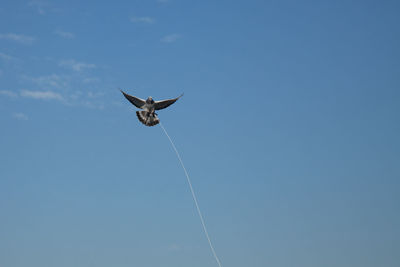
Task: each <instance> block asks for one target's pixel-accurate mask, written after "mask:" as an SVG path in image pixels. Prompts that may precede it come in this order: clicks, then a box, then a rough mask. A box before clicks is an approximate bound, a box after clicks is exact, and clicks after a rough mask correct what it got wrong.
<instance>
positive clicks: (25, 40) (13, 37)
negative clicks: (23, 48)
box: [0, 33, 35, 45]
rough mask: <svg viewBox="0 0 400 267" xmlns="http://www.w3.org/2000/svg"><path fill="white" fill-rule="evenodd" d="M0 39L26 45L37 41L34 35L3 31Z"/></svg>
mask: <svg viewBox="0 0 400 267" xmlns="http://www.w3.org/2000/svg"><path fill="white" fill-rule="evenodd" d="M0 39H3V40H8V41H13V42H17V43H20V44H25V45H29V44H32V43H33V42H34V41H35V38H34V37H32V36H28V35H23V34H16V33H1V34H0Z"/></svg>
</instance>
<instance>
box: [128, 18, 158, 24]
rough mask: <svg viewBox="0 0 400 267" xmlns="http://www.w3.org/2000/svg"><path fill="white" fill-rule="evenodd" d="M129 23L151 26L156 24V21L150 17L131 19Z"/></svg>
mask: <svg viewBox="0 0 400 267" xmlns="http://www.w3.org/2000/svg"><path fill="white" fill-rule="evenodd" d="M131 22H140V23H148V24H152V23H154V22H156V20H155V19H154V18H151V17H131Z"/></svg>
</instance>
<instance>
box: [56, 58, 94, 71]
mask: <svg viewBox="0 0 400 267" xmlns="http://www.w3.org/2000/svg"><path fill="white" fill-rule="evenodd" d="M59 65H60V66H61V67H66V68H68V69H72V70H73V71H77V72H80V71H83V70H85V69H94V68H96V65H95V64H89V63H84V62H78V61H76V60H74V59H69V60H62V61H60V63H59Z"/></svg>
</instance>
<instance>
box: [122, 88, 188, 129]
mask: <svg viewBox="0 0 400 267" xmlns="http://www.w3.org/2000/svg"><path fill="white" fill-rule="evenodd" d="M121 93H122V94H123V95H124V96H125V98H126V99H128V100H129V102H131V103H132V104H133V105H134V106H136V107H137V108H140V109H142V110H138V111H136V115H137V117H138V119H139V121H140V122H141V123H143V124H144V125H146V126H154V125H157V124H158V123H159V122H160V119H159V118H158V117H157V114H156V113H155V111H156V110H160V109H164V108H166V107H168V106H170V105H172V104H173V103H175V102H176V100H178V99H179V98H180V97H181V96H182V95H181V96H179V97H177V98H173V99H167V100H161V101H154V100H153V98H152V97H151V96H149V97H148V98H147V99H146V100H144V99H141V98H138V97H135V96H132V95H129V94H126V93H125V92H123V91H122V90H121Z"/></svg>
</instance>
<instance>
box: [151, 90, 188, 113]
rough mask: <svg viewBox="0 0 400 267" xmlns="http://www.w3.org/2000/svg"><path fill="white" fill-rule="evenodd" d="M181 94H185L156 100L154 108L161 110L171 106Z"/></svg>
mask: <svg viewBox="0 0 400 267" xmlns="http://www.w3.org/2000/svg"><path fill="white" fill-rule="evenodd" d="M181 96H183V94H181V95H180V96H178V97H177V98H173V99H166V100H160V101H155V103H154V109H155V110H160V109H163V108H166V107H169V106H170V105H172V104H173V103H175V102H176V100H178V99H179V98H180V97H181Z"/></svg>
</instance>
